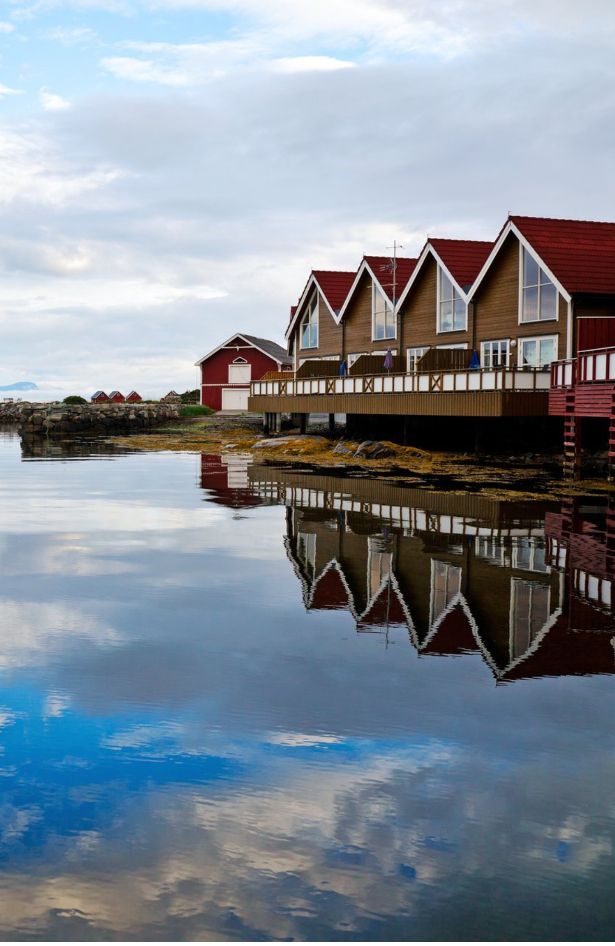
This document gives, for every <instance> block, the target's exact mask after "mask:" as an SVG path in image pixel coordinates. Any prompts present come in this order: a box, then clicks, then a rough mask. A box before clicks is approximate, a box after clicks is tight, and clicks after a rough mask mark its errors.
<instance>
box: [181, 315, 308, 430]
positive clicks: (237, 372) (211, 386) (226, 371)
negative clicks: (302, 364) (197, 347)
mask: <svg viewBox="0 0 615 946" xmlns="http://www.w3.org/2000/svg"><path fill="white" fill-rule="evenodd" d="M196 364H197V366H198V367H199V368H200V372H201V404H203V405H206V406H207V407H211V408H212V410H214V411H219V410H223V411H247V409H248V396H249V393H250V382H252V381H258V379H259V378H262V377H263V375H265V374H267V373H268V372H272V371H274V372H282V371H284V370H285V369H291V368H292V364H293V362H292V358H291V357H290V355H288V354H287V352H286V351H284V349H283V348H282V346H281V345H278V344H277V343H276V342H272V341H270V340H269V339H267V338H258V337H257V336H255V335H247V334H246V333H244V332H242V333H239V332H237V333H236V334H235V335H231V337H230V338H228V339H227V340H226V341H225V342H222V344H221V345H218V347H217V348H214V349H213V351H210V352H208V353H207V354H206V355H203V357H202V358H201V359H199V361H197V362H196Z"/></svg>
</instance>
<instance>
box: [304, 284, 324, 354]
mask: <svg viewBox="0 0 615 946" xmlns="http://www.w3.org/2000/svg"><path fill="white" fill-rule="evenodd" d="M319 315H320V310H319V304H318V293H317V292H315V293H314V295H313V296H312V298H311V299H310V301H309V303H308V306H307V310H306V312H305V315H303V316H302V317H301V321H300V322H299V347H300V349H301V351H309V350H311V349H313V348H318V337H319V334H320V331H319V328H320V327H319V324H318V321H319ZM306 320H307V321H308V323H309V325H310V328H311V327H312V326H314V325H315V326H316V344H315V345H304V344H303V326H304V324H305V322H306ZM310 334H311V331H310Z"/></svg>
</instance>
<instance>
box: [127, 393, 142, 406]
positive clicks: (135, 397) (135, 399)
mask: <svg viewBox="0 0 615 946" xmlns="http://www.w3.org/2000/svg"><path fill="white" fill-rule="evenodd" d="M126 400H127V401H128V402H129V403H130V404H138V403H139V401H142V400H143V398H142V397H141V395H140V394H139V393H138V392H137V391H131V392H130V394H129V395H128V397H127V398H126Z"/></svg>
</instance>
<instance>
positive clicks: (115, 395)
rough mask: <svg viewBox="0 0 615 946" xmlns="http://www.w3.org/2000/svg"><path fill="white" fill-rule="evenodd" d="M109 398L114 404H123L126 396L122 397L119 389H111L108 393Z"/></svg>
mask: <svg viewBox="0 0 615 946" xmlns="http://www.w3.org/2000/svg"><path fill="white" fill-rule="evenodd" d="M109 400H110V401H112V402H113V403H114V404H123V403H124V401H125V400H126V398H125V397H124V395H123V394H122V392H121V391H112V392H111V394H110V395H109Z"/></svg>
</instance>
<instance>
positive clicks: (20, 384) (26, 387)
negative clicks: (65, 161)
mask: <svg viewBox="0 0 615 946" xmlns="http://www.w3.org/2000/svg"><path fill="white" fill-rule="evenodd" d="M0 391H38V384H35V383H34V381H15V383H14V384H0Z"/></svg>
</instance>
